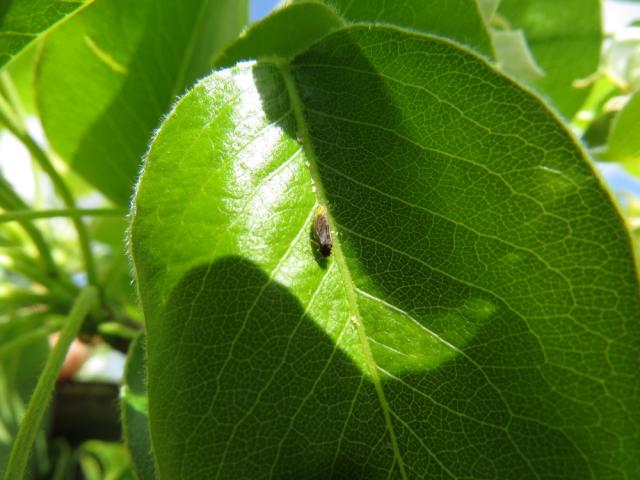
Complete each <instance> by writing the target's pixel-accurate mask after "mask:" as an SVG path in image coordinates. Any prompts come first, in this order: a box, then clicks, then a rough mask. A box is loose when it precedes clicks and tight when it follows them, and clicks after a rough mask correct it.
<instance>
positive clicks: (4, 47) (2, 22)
mask: <svg viewBox="0 0 640 480" xmlns="http://www.w3.org/2000/svg"><path fill="white" fill-rule="evenodd" d="M85 3H89V0H75V1H74V0H2V2H0V67H2V66H3V65H4V64H5V63H7V62H8V61H9V60H11V59H12V58H13V57H14V56H15V55H17V54H18V53H19V52H20V51H21V50H22V49H23V48H25V47H26V46H27V45H29V43H31V42H32V41H33V40H35V39H36V38H38V36H40V35H42V34H44V33H46V32H47V30H49V29H50V28H52V27H53V26H54V25H56V24H57V23H58V22H60V21H61V20H64V19H65V18H67V17H68V16H69V15H70V14H72V13H73V12H75V11H76V10H77V9H78V8H80V7H81V6H82V5H83V4H85Z"/></svg>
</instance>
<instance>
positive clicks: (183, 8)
mask: <svg viewBox="0 0 640 480" xmlns="http://www.w3.org/2000/svg"><path fill="white" fill-rule="evenodd" d="M124 11H126V12H127V13H126V15H124V16H123V14H122V12H124ZM246 15H247V5H246V2H244V1H238V0H222V1H220V0H197V1H192V2H172V1H164V2H158V1H157V0H138V1H136V2H133V3H132V2H130V1H129V0H108V1H105V0H96V1H95V3H94V4H93V5H92V6H91V7H90V8H87V9H86V10H84V11H83V12H82V13H81V14H79V15H77V16H76V17H75V18H73V20H72V21H70V22H66V23H65V24H64V25H63V26H62V28H60V29H58V30H57V31H56V32H54V34H52V35H51V36H50V37H48V39H47V41H46V42H45V45H44V48H43V51H42V56H41V59H40V63H39V67H38V73H37V78H36V96H37V103H38V106H39V109H40V113H41V116H42V122H43V126H44V128H45V132H46V134H47V137H48V139H49V140H50V141H51V144H52V145H53V147H54V148H55V150H56V151H57V153H58V154H60V155H61V156H62V157H63V159H64V160H65V161H67V162H68V163H70V164H71V166H72V167H73V168H74V169H75V170H76V171H77V172H78V173H79V174H80V175H82V176H83V177H84V178H85V179H86V180H88V181H89V182H90V183H92V184H93V185H94V186H95V187H97V188H98V189H99V190H101V191H102V192H103V193H105V194H106V195H107V196H108V197H109V198H110V199H111V200H113V201H114V202H116V203H118V204H121V205H126V204H128V202H129V199H130V197H131V189H132V185H133V184H134V181H135V178H136V175H137V172H138V169H139V164H140V158H141V156H142V155H143V153H144V151H145V149H146V147H147V142H148V140H149V138H150V137H151V135H152V133H153V130H154V129H155V128H156V127H157V126H158V124H159V123H160V118H161V116H162V115H163V114H164V113H165V112H166V111H167V110H168V109H169V107H170V105H171V103H172V102H173V101H174V99H175V98H176V96H177V95H179V94H181V93H182V92H183V91H184V90H185V89H186V88H187V87H189V86H190V85H191V84H192V83H193V82H194V81H195V80H196V79H198V78H199V77H201V76H203V75H204V74H206V73H208V72H209V71H210V69H211V65H212V61H213V58H214V56H215V55H216V54H217V53H218V52H219V51H220V50H221V49H222V48H223V47H224V46H225V45H226V43H227V42H228V41H229V40H231V39H232V38H235V36H236V35H237V33H238V32H239V30H240V28H241V27H242V26H243V25H244V23H245V21H246Z"/></svg>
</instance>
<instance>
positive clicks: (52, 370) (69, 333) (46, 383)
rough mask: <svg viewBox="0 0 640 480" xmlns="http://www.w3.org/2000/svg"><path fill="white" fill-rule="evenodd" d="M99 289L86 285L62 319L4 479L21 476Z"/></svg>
mask: <svg viewBox="0 0 640 480" xmlns="http://www.w3.org/2000/svg"><path fill="white" fill-rule="evenodd" d="M97 300H98V291H97V289H96V288H95V287H91V286H89V287H86V288H84V289H83V290H82V291H81V292H80V295H78V298H77V299H76V301H75V303H74V304H73V308H72V309H71V313H69V316H68V317H67V319H66V320H65V323H64V327H63V328H62V331H61V332H60V337H59V339H58V343H56V346H55V347H54V349H53V351H52V352H51V354H50V355H49V358H48V359H47V363H46V365H45V367H44V370H43V371H42V374H41V375H40V379H39V380H38V384H37V385H36V389H35V391H34V392H33V395H32V396H31V400H29V405H28V407H27V410H26V412H25V414H24V417H23V418H22V421H21V422H20V429H19V430H18V434H17V435H16V438H15V441H14V443H13V447H12V448H11V455H10V457H9V462H8V463H7V469H6V470H5V472H4V479H5V480H11V479H14V478H24V473H25V468H26V466H27V462H28V460H29V454H30V453H31V447H32V445H33V442H34V441H35V439H36V436H37V434H38V430H39V428H40V423H41V422H42V416H43V415H44V412H45V410H46V408H47V405H48V404H49V398H50V397H51V392H52V391H53V388H54V386H55V383H56V379H57V378H58V374H59V373H60V369H61V368H62V364H63V362H64V359H65V356H66V354H67V350H68V349H69V346H70V345H71V342H72V341H73V339H74V338H75V337H76V334H77V333H78V330H79V329H80V327H81V326H82V322H83V321H84V319H85V317H86V316H87V313H89V310H90V309H91V308H93V307H94V306H95V305H96V304H97Z"/></svg>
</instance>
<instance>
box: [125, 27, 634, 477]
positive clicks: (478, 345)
mask: <svg viewBox="0 0 640 480" xmlns="http://www.w3.org/2000/svg"><path fill="white" fill-rule="evenodd" d="M319 205H322V206H324V207H325V208H326V209H327V212H328V216H329V222H330V225H331V228H332V231H333V241H334V248H333V252H332V253H331V255H330V256H329V257H326V258H325V257H323V256H322V255H321V253H320V252H319V250H318V247H317V245H316V244H315V238H314V231H313V224H314V218H315V215H316V212H317V207H318V206H319ZM131 247H132V255H133V259H134V263H135V268H136V275H137V281H138V288H139V292H140V296H141V301H142V305H143V308H144V312H145V318H146V322H147V323H146V326H147V341H148V343H147V345H148V366H147V368H148V380H149V381H148V396H149V419H150V431H151V438H152V443H153V448H154V452H155V455H156V461H157V466H158V468H159V474H160V475H161V476H163V477H165V476H166V477H167V478H183V477H200V478H245V477H251V478H272V477H277V478H367V479H377V478H458V477H463V478H558V477H562V478H624V477H625V475H626V474H629V475H631V476H633V474H635V473H638V471H639V470H638V468H639V467H638V463H637V462H638V460H637V458H638V456H637V455H636V454H637V453H638V445H639V438H638V435H639V429H638V428H637V427H638V422H639V413H640V412H639V408H638V405H639V402H638V390H637V385H638V384H639V382H638V375H639V372H640V368H639V367H640V365H639V360H638V358H639V356H638V345H639V342H638V336H639V333H640V331H639V327H638V324H637V322H636V321H635V318H637V316H638V314H639V313H640V304H639V300H638V290H637V280H636V272H635V271H634V268H633V258H632V253H631V246H630V241H629V238H628V235H627V232H626V231H625V229H624V225H623V222H622V220H621V218H620V216H619V214H618V212H617V211H616V208H615V207H614V205H613V204H612V202H611V200H610V198H609V195H608V193H607V192H606V191H605V189H604V188H603V187H602V185H601V184H600V182H599V180H598V179H597V177H596V176H594V174H593V172H592V170H591V167H590V165H589V163H588V162H587V160H586V159H585V154H584V152H583V151H582V150H581V149H580V147H579V146H578V145H577V144H576V142H575V140H574V139H573V138H572V136H571V135H570V134H569V133H568V132H567V131H566V130H565V128H564V127H563V125H562V123H561V122H560V121H559V120H558V119H557V118H556V117H555V116H554V115H553V114H552V113H551V112H550V111H549V110H548V109H547V108H546V107H545V106H544V104H543V103H542V102H541V101H540V100H539V99H538V98H537V97H535V96H534V95H532V94H531V93H529V92H527V91H525V90H523V89H522V87H520V86H518V85H517V84H515V83H513V82H512V81H511V80H509V79H507V78H505V77H504V76H503V75H502V74H500V73H499V72H497V71H496V70H495V69H494V68H493V67H491V66H490V65H489V64H488V63H487V62H486V61H485V60H483V59H481V58H480V57H478V56H476V55H475V54H473V53H471V52H470V51H469V50H466V49H462V48H460V47H459V46H457V45H456V44H454V43H452V42H449V41H446V40H443V39H441V38H438V37H432V36H426V35H420V34H414V33H409V32H406V31H402V30H397V29H394V28H389V27H383V26H366V27H365V26H353V27H349V28H344V29H341V30H338V31H336V32H334V33H332V34H330V35H328V36H327V37H325V38H324V39H323V40H321V41H320V42H319V43H317V44H315V45H314V46H312V47H311V48H310V49H309V50H308V51H306V52H304V53H303V54H301V55H300V56H298V57H296V58H295V59H294V60H293V61H292V62H290V63H269V62H262V63H244V64H241V65H239V66H236V67H233V68H231V69H228V70H222V71H220V72H217V73H214V74H213V75H211V76H209V77H208V78H206V79H204V80H203V81H201V82H200V83H198V85H197V86H196V87H195V88H194V89H193V90H192V91H190V92H189V93H188V94H187V95H186V96H185V97H184V98H183V99H182V100H181V102H180V103H179V104H177V105H176V107H175V109H174V110H173V111H172V112H171V114H170V115H169V116H168V117H167V118H166V120H165V122H164V124H163V126H162V128H161V129H160V131H159V133H158V135H157V137H156V138H155V141H154V143H153V145H152V147H151V149H150V151H149V155H148V158H147V159H146V163H145V168H144V173H143V175H142V176H141V180H140V183H139V185H138V190H137V196H136V198H135V202H134V211H133V224H132V227H131ZM168 392H170V394H169V393H168Z"/></svg>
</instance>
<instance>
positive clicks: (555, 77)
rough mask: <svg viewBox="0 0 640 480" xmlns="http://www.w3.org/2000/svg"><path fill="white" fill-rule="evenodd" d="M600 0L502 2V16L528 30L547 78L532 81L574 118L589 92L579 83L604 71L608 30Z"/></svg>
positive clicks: (519, 0) (517, 26) (528, 41)
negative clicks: (577, 82)
mask: <svg viewBox="0 0 640 480" xmlns="http://www.w3.org/2000/svg"><path fill="white" fill-rule="evenodd" d="M600 3H601V2H600V0H563V1H562V2H558V1H556V0H501V2H500V5H499V7H498V14H499V15H500V16H502V17H503V18H504V19H506V21H507V22H508V24H509V26H510V28H512V29H522V30H524V32H525V34H526V37H527V43H528V45H529V48H530V49H531V52H532V53H533V57H534V58H535V60H536V62H537V64H538V65H539V66H540V67H541V68H542V70H543V71H544V72H545V76H544V78H542V79H540V80H536V81H534V82H532V85H533V86H535V87H536V88H537V89H538V90H539V91H540V92H541V93H543V94H544V95H545V96H548V97H549V98H550V100H551V102H552V103H553V104H554V105H555V107H556V108H557V109H558V110H560V112H562V113H563V114H564V115H565V116H567V117H569V118H571V117H572V116H573V115H574V114H575V113H576V112H577V111H578V109H579V108H580V106H581V105H582V102H584V100H585V99H586V97H587V95H588V93H589V90H588V89H586V88H577V87H575V86H574V84H573V82H574V81H575V80H580V79H583V78H586V77H588V76H589V75H591V74H592V73H594V72H595V71H596V70H597V69H598V62H599V59H600V48H601V45H602V28H601V18H600V16H601V14H600V7H601V6H600Z"/></svg>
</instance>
